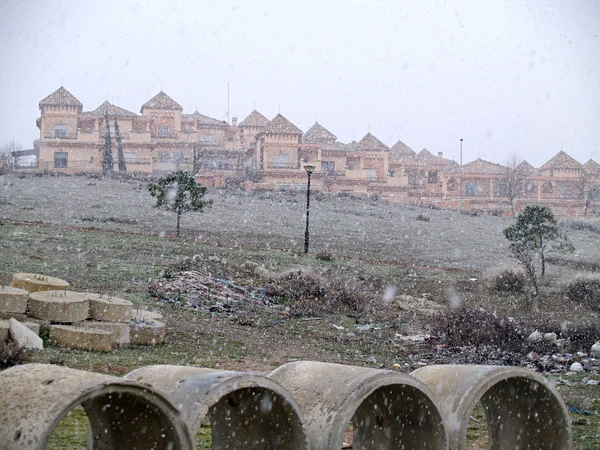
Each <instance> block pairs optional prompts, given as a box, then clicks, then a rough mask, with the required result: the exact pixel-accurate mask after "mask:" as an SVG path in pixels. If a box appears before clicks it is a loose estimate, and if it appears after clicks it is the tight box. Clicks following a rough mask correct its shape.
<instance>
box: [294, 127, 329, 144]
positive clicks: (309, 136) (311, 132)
mask: <svg viewBox="0 0 600 450" xmlns="http://www.w3.org/2000/svg"><path fill="white" fill-rule="evenodd" d="M335 141H337V136H336V135H335V134H333V133H332V132H331V131H329V130H328V129H327V128H325V127H324V126H323V125H321V124H320V123H319V122H315V124H314V125H313V126H312V127H310V128H309V129H308V130H307V131H306V133H304V136H302V142H306V143H314V144H333V143H334V142H335Z"/></svg>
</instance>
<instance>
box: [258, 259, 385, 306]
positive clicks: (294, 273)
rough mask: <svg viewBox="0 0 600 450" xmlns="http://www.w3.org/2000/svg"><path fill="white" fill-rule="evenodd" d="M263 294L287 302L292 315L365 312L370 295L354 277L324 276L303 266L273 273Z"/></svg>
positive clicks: (369, 303)
mask: <svg viewBox="0 0 600 450" xmlns="http://www.w3.org/2000/svg"><path fill="white" fill-rule="evenodd" d="M266 294H267V295H269V296H272V297H275V298H277V299H278V300H279V301H280V302H282V303H285V304H287V305H290V307H291V310H292V313H293V314H294V315H298V316H303V315H311V314H319V313H322V312H332V313H340V312H359V313H361V312H365V311H367V309H369V306H370V305H371V302H372V301H373V299H374V297H373V295H372V293H371V291H370V290H369V289H368V288H367V286H365V285H364V283H362V282H360V281H359V280H357V279H355V278H350V277H343V276H332V277H329V278H327V277H324V276H321V275H318V274H316V273H314V272H313V271H310V270H306V269H292V270H288V271H285V272H283V273H280V274H275V275H273V276H272V278H271V279H269V280H267V283H266Z"/></svg>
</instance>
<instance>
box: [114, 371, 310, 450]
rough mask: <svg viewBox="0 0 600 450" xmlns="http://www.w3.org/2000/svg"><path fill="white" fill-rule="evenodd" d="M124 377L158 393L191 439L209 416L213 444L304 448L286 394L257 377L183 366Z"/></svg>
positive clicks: (296, 413)
mask: <svg viewBox="0 0 600 450" xmlns="http://www.w3.org/2000/svg"><path fill="white" fill-rule="evenodd" d="M125 378H126V379H129V380H133V381H136V382H138V383H143V384H148V385H149V386H152V387H153V388H156V389H157V390H159V391H161V392H163V394H164V395H165V396H166V397H167V398H169V399H170V400H171V401H172V402H173V404H175V405H176V406H177V408H178V409H179V411H180V412H181V416H182V419H183V420H184V421H185V422H186V423H187V426H188V431H189V435H190V437H191V438H193V439H195V437H196V434H197V433H198V429H199V428H200V425H201V424H202V422H203V421H204V420H205V419H208V418H209V417H210V420H211V428H212V448H213V449H218V450H225V449H234V448H251V449H253V450H275V449H283V448H289V449H294V450H296V449H297V450H301V449H308V448H309V444H308V437H307V435H306V431H305V427H304V420H303V418H302V414H301V413H300V410H299V408H298V406H297V404H296V402H295V400H294V399H293V398H292V397H291V395H290V394H289V393H288V392H287V391H286V390H285V389H283V388H282V387H281V386H280V385H279V384H277V383H275V382H274V381H272V380H269V379H268V378H265V377H263V376H260V375H255V374H249V373H242V372H230V371H224V370H212V369H202V368H198V367H182V366H148V367H143V368H141V369H137V370H134V371H133V372H130V373H129V374H127V375H126V376H125Z"/></svg>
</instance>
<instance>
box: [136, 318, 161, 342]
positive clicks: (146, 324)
mask: <svg viewBox="0 0 600 450" xmlns="http://www.w3.org/2000/svg"><path fill="white" fill-rule="evenodd" d="M164 340H165V324H164V323H162V322H159V321H158V320H141V321H140V320H137V319H135V318H134V319H133V320H132V321H131V325H130V328H129V341H130V343H131V345H159V344H162V343H163V341H164Z"/></svg>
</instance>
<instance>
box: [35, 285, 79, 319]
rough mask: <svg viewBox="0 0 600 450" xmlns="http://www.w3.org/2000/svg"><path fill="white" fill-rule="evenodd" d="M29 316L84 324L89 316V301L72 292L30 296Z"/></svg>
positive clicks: (40, 293) (38, 293) (42, 293)
mask: <svg viewBox="0 0 600 450" xmlns="http://www.w3.org/2000/svg"><path fill="white" fill-rule="evenodd" d="M29 314H30V315H31V316H33V317H35V318H37V319H43V320H49V321H51V322H58V323H74V322H82V321H84V320H85V319H87V318H88V315H89V301H88V299H87V298H85V296H84V295H82V294H79V293H77V292H71V291H43V292H34V293H32V294H29Z"/></svg>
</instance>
